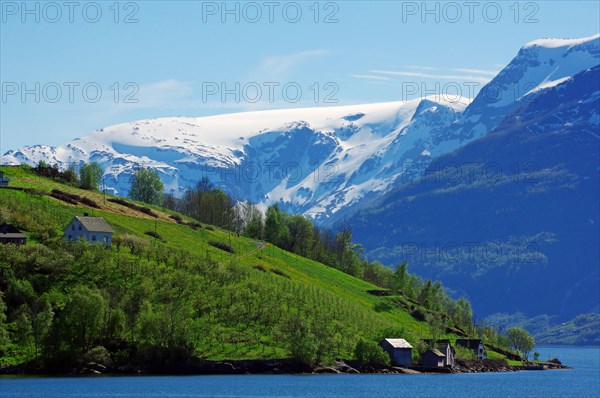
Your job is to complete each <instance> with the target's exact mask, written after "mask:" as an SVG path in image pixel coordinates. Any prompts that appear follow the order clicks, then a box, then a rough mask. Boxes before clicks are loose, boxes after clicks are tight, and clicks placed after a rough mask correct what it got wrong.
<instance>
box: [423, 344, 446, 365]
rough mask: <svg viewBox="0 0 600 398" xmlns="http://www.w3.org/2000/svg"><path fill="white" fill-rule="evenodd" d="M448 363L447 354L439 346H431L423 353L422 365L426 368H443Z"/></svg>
mask: <svg viewBox="0 0 600 398" xmlns="http://www.w3.org/2000/svg"><path fill="white" fill-rule="evenodd" d="M445 363H446V355H444V354H442V353H441V352H440V350H438V349H437V348H430V349H428V350H427V351H425V352H424V353H423V355H421V366H424V367H426V368H443V367H444V366H445Z"/></svg>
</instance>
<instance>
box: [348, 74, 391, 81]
mask: <svg viewBox="0 0 600 398" xmlns="http://www.w3.org/2000/svg"><path fill="white" fill-rule="evenodd" d="M350 77H355V78H357V79H367V80H386V81H391V80H393V79H392V78H390V77H387V76H377V75H350Z"/></svg>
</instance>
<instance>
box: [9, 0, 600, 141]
mask: <svg viewBox="0 0 600 398" xmlns="http://www.w3.org/2000/svg"><path fill="white" fill-rule="evenodd" d="M0 3H1V12H2V14H1V25H0V27H1V32H0V33H1V35H0V51H1V54H0V67H1V69H0V80H1V81H2V98H1V102H0V106H1V109H0V110H1V115H0V153H4V152H6V151H7V150H9V149H16V148H18V147H21V146H24V145H33V144H46V145H59V144H62V143H64V142H66V141H68V140H71V139H73V138H76V137H79V136H82V135H85V134H87V133H89V132H90V131H93V130H95V129H97V128H102V127H106V126H109V125H112V124H117V123H121V122H127V121H131V120H136V119H143V118H153V117H164V116H192V117H197V116H206V115H213V114H221V113H230V112H239V111H247V110H257V109H273V108H284V107H310V106H334V105H338V104H339V105H343V104H354V103H363V102H384V101H397V100H404V99H410V98H414V97H415V96H420V95H424V94H427V93H429V92H431V91H436V90H437V91H440V90H441V91H442V92H444V93H451V94H452V93H455V92H458V91H457V90H460V93H461V94H462V95H464V96H469V95H472V94H474V93H475V92H476V91H477V89H478V87H481V86H482V85H483V84H485V82H486V81H489V79H491V78H492V77H493V76H494V74H495V73H496V72H498V71H499V70H500V69H501V68H502V67H503V66H504V65H506V64H507V63H508V62H509V61H510V60H511V59H512V58H513V57H514V56H515V55H516V53H517V51H518V50H519V48H520V47H522V46H523V44H525V43H526V42H528V41H531V40H535V39H538V38H543V37H561V38H576V37H585V36H591V35H593V34H595V33H598V31H600V21H599V18H600V17H599V15H600V6H599V4H600V3H599V2H598V1H541V2H540V1H536V2H531V1H529V2H527V1H524V2H514V1H507V2H500V1H499V2H487V1H484V2H477V1H475V2H463V1H459V2H427V3H423V2H421V1H418V2H411V1H408V2H407V1H397V2H394V1H385V2H384V1H380V2H378V1H370V2H366V1H338V2H327V1H324V2H318V3H317V2H315V1H298V2H286V1H284V2H279V1H272V2H268V1H257V2H228V3H227V4H226V5H225V7H226V9H225V7H224V6H223V4H224V3H222V2H221V1H218V2H210V1H209V2H206V1H204V2H202V1H180V2H178V1H172V2H164V1H138V2H126V1H125V2H119V3H116V2H114V1H107V2H100V1H98V2H78V1H75V2H73V3H72V5H65V3H64V2H60V1H59V2H50V3H48V2H36V1H30V2H27V3H22V2H21V1H1V2H0ZM24 4H25V5H24ZM236 19H237V20H236ZM224 90H226V91H225V92H224ZM227 90H228V91H227ZM223 95H224V97H223ZM236 97H237V98H236Z"/></svg>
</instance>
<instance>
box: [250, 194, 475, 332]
mask: <svg viewBox="0 0 600 398" xmlns="http://www.w3.org/2000/svg"><path fill="white" fill-rule="evenodd" d="M244 234H245V235H247V236H249V237H252V238H255V239H264V240H266V241H268V242H270V243H272V244H274V245H276V246H278V247H280V248H282V249H285V250H288V251H291V252H293V253H296V254H299V255H301V256H303V257H307V258H310V259H313V260H315V261H318V262H321V263H323V264H325V265H328V266H330V267H333V268H336V269H338V270H340V271H342V272H345V273H347V274H349V275H352V276H355V277H357V278H361V279H363V280H366V281H368V282H371V283H373V284H375V285H377V286H380V287H382V288H386V289H390V290H391V291H392V292H393V293H395V294H401V295H403V296H405V297H407V298H408V299H410V300H413V301H415V302H418V303H420V304H421V305H422V306H423V307H425V308H426V309H427V310H429V311H431V312H432V313H435V314H437V315H435V316H432V317H431V322H430V323H431V324H432V326H433V327H437V328H438V329H440V330H441V334H445V331H446V326H448V325H450V324H452V325H456V326H458V327H460V328H461V329H462V330H464V331H465V332H467V333H469V332H471V333H474V327H473V321H472V319H473V313H472V309H471V305H470V303H469V301H467V300H466V299H464V298H459V299H458V300H453V299H452V298H450V297H449V296H448V295H447V294H446V293H445V291H444V287H443V286H442V284H441V283H440V282H433V281H431V280H423V279H421V278H420V277H418V276H417V275H415V274H410V273H409V272H408V265H407V263H406V262H403V263H401V264H398V265H397V267H396V269H395V270H393V269H391V268H389V267H385V266H384V265H383V264H381V263H379V262H371V261H368V260H366V259H365V258H364V256H363V254H364V249H363V248H362V246H361V245H359V244H356V243H354V242H353V241H352V232H351V230H350V229H349V228H343V229H341V230H340V231H339V232H337V233H334V232H333V231H331V230H328V229H321V228H319V227H318V226H316V225H315V224H313V223H312V221H310V220H309V219H307V218H306V217H303V216H301V215H290V214H287V213H286V212H284V211H282V210H281V209H280V208H279V206H278V205H277V204H275V205H272V206H270V207H269V208H268V209H267V211H266V215H265V216H264V217H263V214H262V212H261V211H260V210H259V209H257V208H256V207H255V206H248V207H247V210H246V217H245V224H244Z"/></svg>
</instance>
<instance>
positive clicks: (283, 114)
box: [2, 98, 469, 217]
mask: <svg viewBox="0 0 600 398" xmlns="http://www.w3.org/2000/svg"><path fill="white" fill-rule="evenodd" d="M468 103H469V101H468V100H466V99H464V98H456V99H454V100H453V102H448V101H446V102H434V101H431V100H427V99H425V100H422V101H420V100H415V101H409V102H391V103H382V104H368V105H352V106H342V107H330V108H307V109H292V110H275V111H262V112H248V113H237V114H230V115H221V116H213V117H203V118H182V117H177V118H163V119H151V120H141V121H136V122H131V123H125V124H120V125H116V126H111V127H107V128H104V129H101V130H98V131H94V132H93V133H91V134H89V135H87V136H85V137H83V138H80V139H76V140H73V141H72V142H70V143H68V144H65V145H62V146H59V147H56V148H52V147H47V146H41V145H39V146H38V145H36V146H31V147H26V148H22V149H19V150H15V151H9V152H8V153H7V154H6V155H5V156H4V157H3V159H2V162H3V163H27V164H35V163H37V162H39V161H40V160H44V161H46V162H48V163H50V164H58V165H60V166H61V167H67V166H68V165H69V164H71V163H76V164H77V163H80V162H89V161H95V162H98V163H99V164H100V165H101V166H102V167H103V169H104V170H105V183H106V185H107V187H108V188H109V189H111V190H112V191H113V192H115V193H117V194H120V195H126V194H127V192H128V188H129V181H130V176H131V174H132V172H133V170H135V168H137V167H140V166H144V167H151V168H154V169H156V170H157V171H158V172H159V173H160V174H161V177H162V179H163V181H164V182H165V185H166V187H167V189H168V190H170V191H172V192H174V193H176V194H177V193H182V192H183V191H184V190H185V189H187V188H188V187H190V186H192V185H194V184H195V183H196V182H197V181H199V180H200V178H202V177H203V176H206V177H208V178H209V179H210V180H211V181H212V182H214V183H215V184H216V185H218V186H220V187H222V188H224V189H225V190H226V191H227V192H229V193H231V194H232V195H234V197H236V198H238V199H243V200H250V201H253V202H257V203H271V202H281V203H283V204H284V206H285V207H287V208H288V209H293V210H294V211H299V212H303V213H305V214H308V215H311V216H313V217H318V216H321V215H326V214H331V213H334V212H336V211H337V210H339V209H340V208H341V207H342V206H346V205H349V204H352V203H354V202H355V201H357V200H359V199H360V198H361V197H363V196H365V195H366V194H367V193H372V192H381V191H385V190H386V189H388V187H389V186H390V185H391V184H392V183H393V182H394V181H395V180H396V179H397V178H399V177H400V176H402V175H403V174H405V172H406V167H405V165H406V164H407V163H415V164H416V163H419V162H422V161H425V160H426V159H428V158H429V157H431V156H434V155H437V154H441V153H445V152H447V151H449V150H452V149H455V148H456V147H457V146H458V145H459V143H455V144H450V145H448V143H447V142H445V137H444V131H445V129H447V128H448V127H449V126H450V125H451V124H452V123H454V122H456V120H458V119H459V117H460V115H461V113H462V111H463V110H464V108H465V107H466V106H467V105H468Z"/></svg>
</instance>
